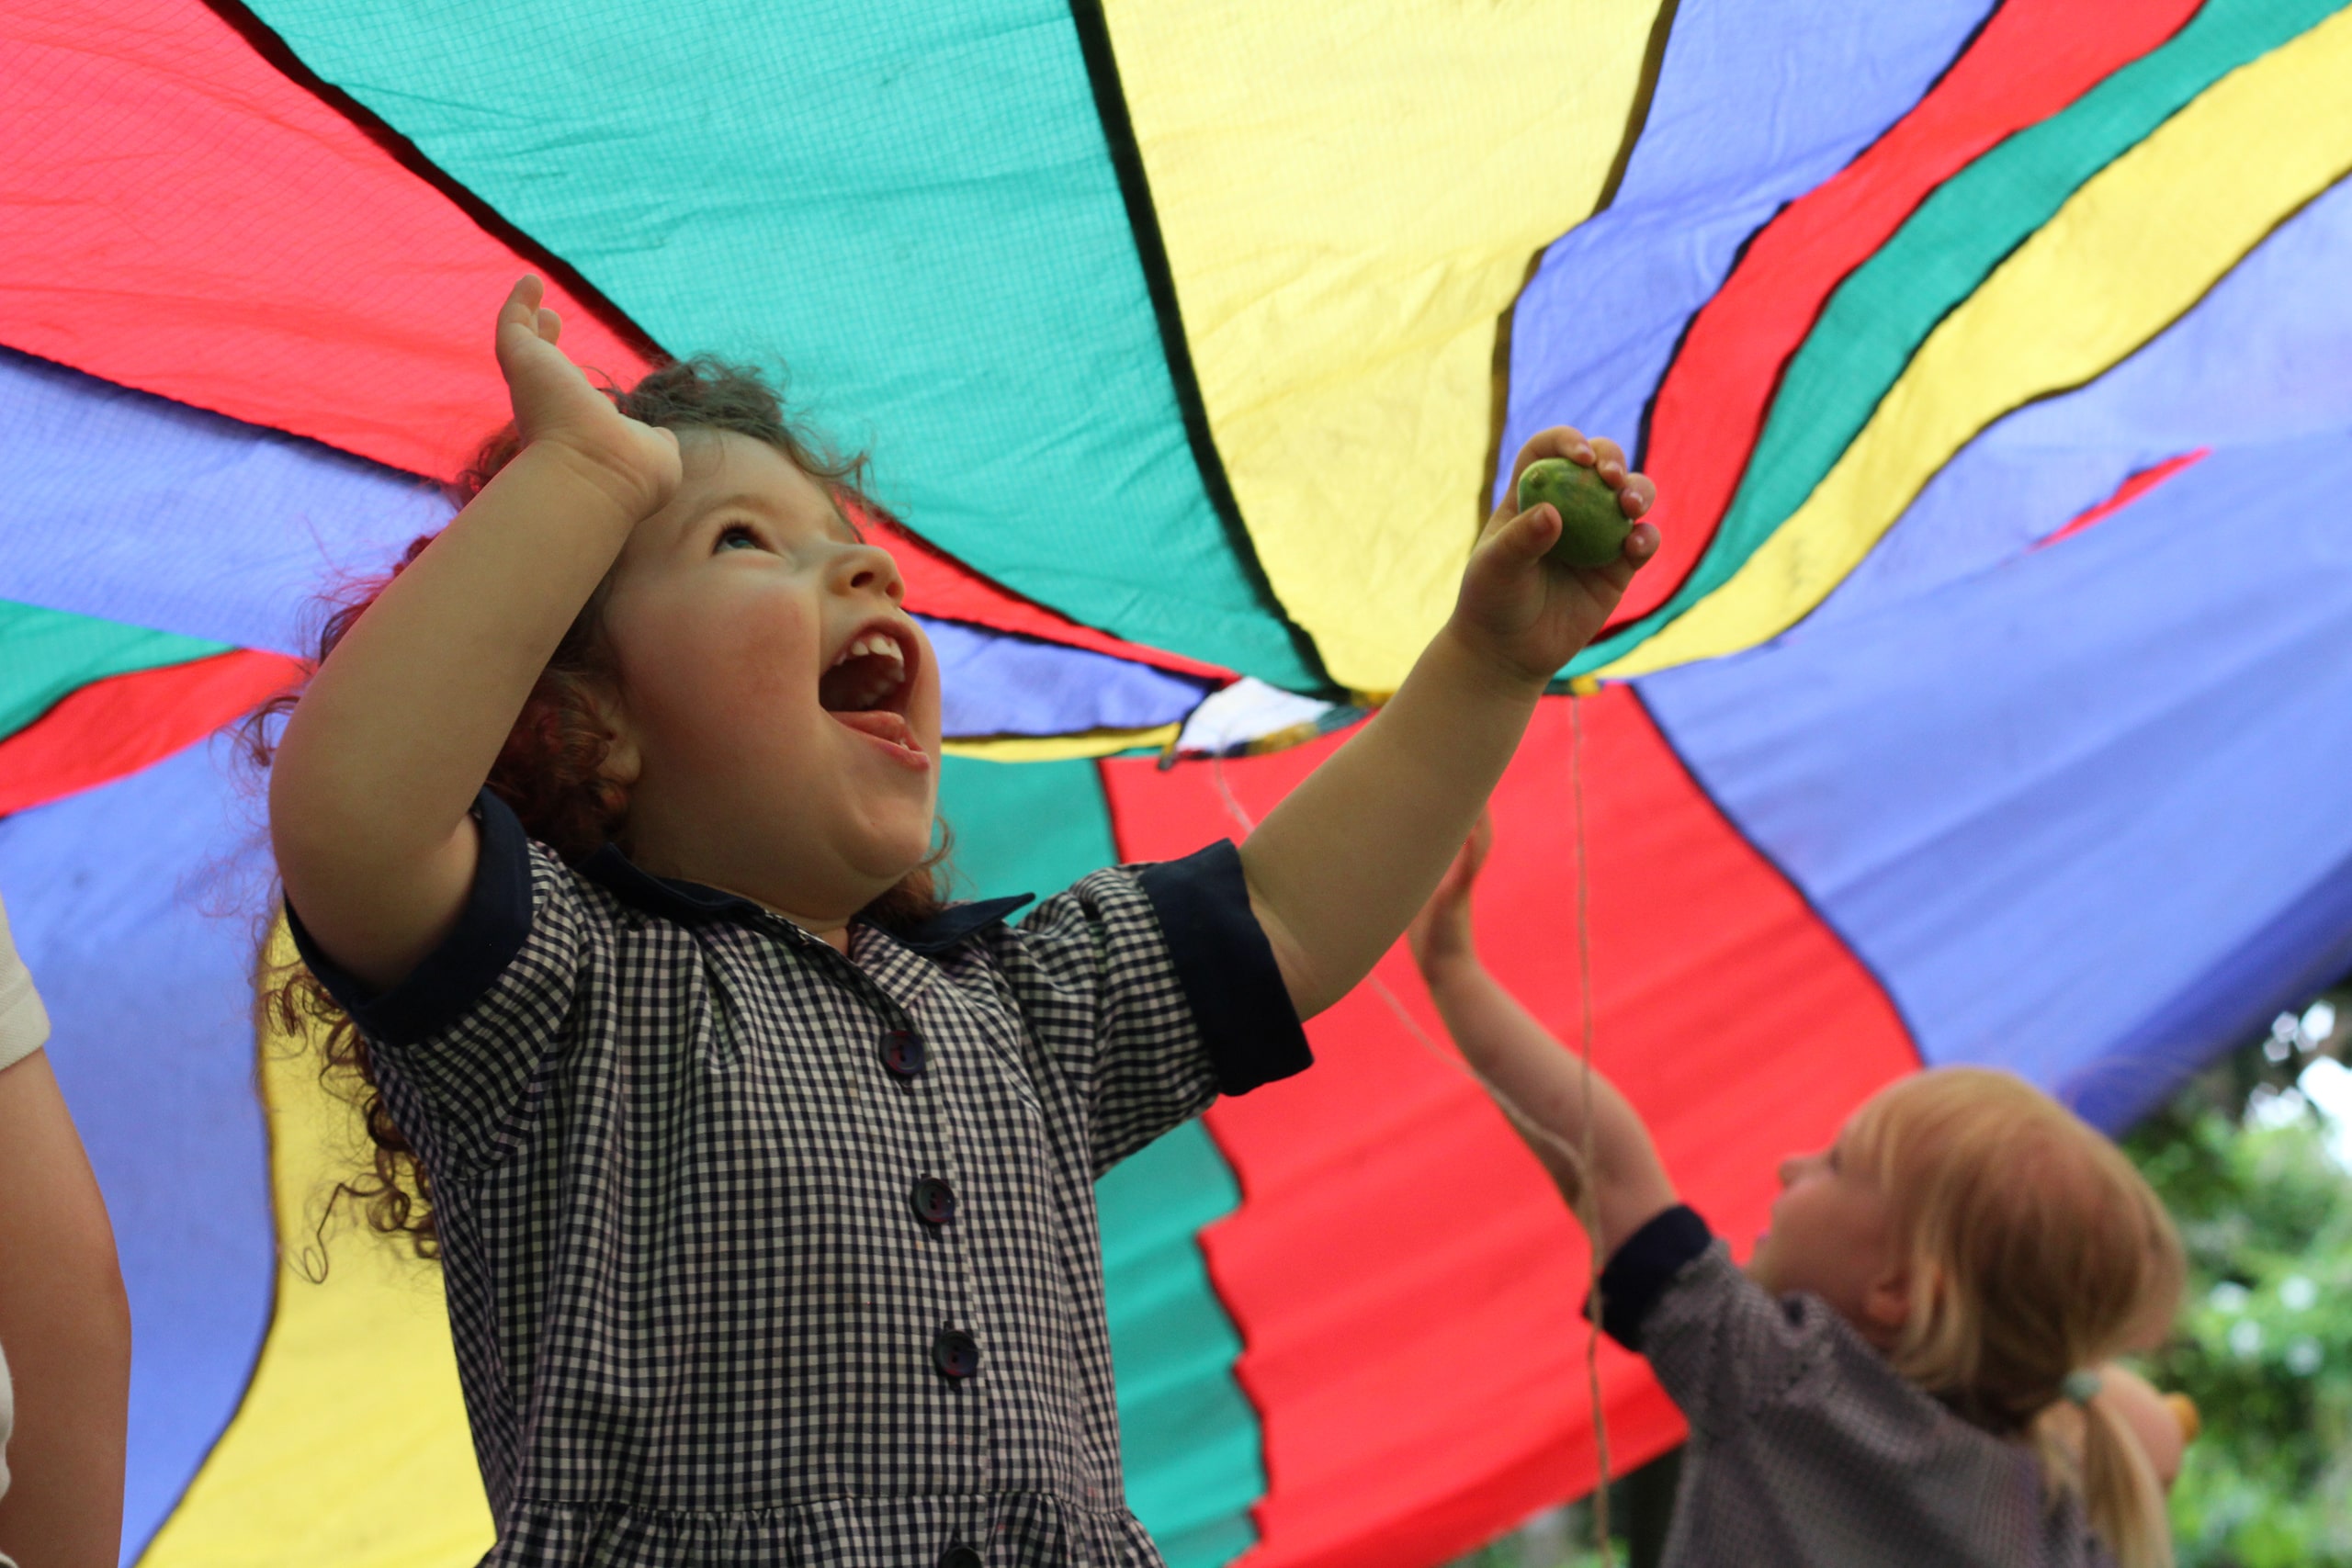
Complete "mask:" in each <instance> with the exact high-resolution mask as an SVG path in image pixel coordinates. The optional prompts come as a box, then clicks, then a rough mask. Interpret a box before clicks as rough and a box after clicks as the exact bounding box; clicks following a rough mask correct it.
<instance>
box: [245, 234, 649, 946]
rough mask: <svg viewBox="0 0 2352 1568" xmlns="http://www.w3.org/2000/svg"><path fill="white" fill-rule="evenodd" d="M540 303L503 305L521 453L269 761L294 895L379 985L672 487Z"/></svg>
mask: <svg viewBox="0 0 2352 1568" xmlns="http://www.w3.org/2000/svg"><path fill="white" fill-rule="evenodd" d="M541 297H542V294H541V289H540V286H539V281H538V279H537V278H535V277H526V278H525V279H523V280H522V281H521V282H520V283H517V284H516V285H515V288H514V291H513V292H512V293H510V294H509V295H508V296H507V297H506V301H505V303H504V304H503V306H501V307H500V309H499V312H498V338H497V350H498V364H499V368H500V369H501V370H502V371H503V372H504V374H505V377H506V385H507V389H508V391H509V393H510V394H511V395H512V397H513V400H514V405H515V425H516V428H517V430H518V431H519V432H520V434H521V435H522V438H523V442H524V448H523V451H522V452H521V454H520V455H519V456H517V457H515V459H514V461H512V462H511V463H509V464H508V465H507V466H506V467H505V468H503V469H501V470H500V472H499V474H498V477H497V478H496V479H492V481H491V482H490V483H489V485H487V486H486V487H484V489H483V490H482V492H481V495H479V496H477V497H476V498H475V499H474V501H473V502H472V503H471V504H470V505H469V506H468V507H467V508H466V509H465V510H464V511H463V512H461V513H458V517H457V519H456V520H455V521H454V522H452V523H451V524H450V525H449V526H448V527H447V529H445V530H444V531H443V532H442V534H441V536H439V537H438V538H436V539H435V540H434V542H433V545H432V547H430V548H429V549H427V550H426V551H425V552H424V554H423V555H422V556H420V557H418V558H417V559H416V561H415V562H414V563H413V565H411V566H410V567H409V569H408V570H405V571H403V572H402V573H401V575H400V577H399V579H398V580H397V581H394V582H392V583H391V584H390V586H389V587H387V588H386V589H385V590H384V592H383V593H382V595H381V596H380V597H379V598H378V599H377V600H376V602H375V603H374V604H372V605H370V606H369V607H368V613H367V614H366V615H364V616H362V617H361V618H360V621H359V623H358V624H357V625H356V626H353V627H352V628H351V631H350V634H349V635H348V636H347V637H345V638H344V639H343V641H342V642H341V643H340V644H339V645H338V646H337V647H336V649H335V650H334V653H333V655H331V656H330V657H329V658H328V659H327V660H326V662H325V663H324V664H323V665H322V667H321V668H320V670H319V671H318V673H317V674H316V675H315V676H314V677H312V679H311V684H310V687H309V689H308V690H307V691H306V692H305V693H304V694H303V696H302V700H301V703H300V705H299V706H298V707H297V708H296V709H295V710H294V716H293V718H292V719H291V720H290V721H289V722H288V725H287V728H286V735H285V739H284V742H283V744H282V745H280V747H279V748H278V752H277V762H276V764H275V766H274V767H273V769H272V772H271V778H270V791H269V817H270V837H271V840H272V842H273V843H274V845H275V847H276V849H277V864H278V871H279V874H280V875H281V876H283V877H284V879H285V883H286V892H287V897H288V901H289V902H290V903H291V904H292V905H293V907H294V908H296V909H298V910H300V913H301V916H302V922H303V924H304V926H305V927H307V928H308V930H309V931H310V933H311V937H312V939H313V940H314V941H316V942H318V944H319V946H320V947H321V948H322V950H323V951H324V952H325V953H327V954H328V955H329V956H331V957H332V958H334V961H335V962H336V963H337V964H340V965H342V966H343V967H344V968H345V969H346V970H348V971H349V972H350V973H351V974H352V975H354V976H356V977H357V978H359V979H360V980H362V981H365V982H367V983H368V984H370V985H373V986H378V987H389V986H390V985H392V984H393V983H394V982H396V981H398V980H400V979H401V978H402V977H403V976H406V975H407V973H408V972H409V971H410V970H411V969H412V968H413V967H414V966H415V965H416V964H417V962H418V960H420V959H422V958H423V957H424V955H425V954H426V953H430V952H431V951H432V950H433V948H434V947H435V945H436V944H437V943H438V942H440V941H441V939H442V938H443V937H444V936H445V935H447V931H448V929H449V926H450V925H451V923H452V922H453V921H454V920H455V919H457V915H458V909H459V908H460V907H461V906H462V904H463V903H464V900H465V897H466V891H467V889H468V887H469V886H471V883H472V880H473V873H474V862H475V858H476V855H477V852H478V849H479V844H478V840H476V838H475V829H474V825H473V822H472V819H471V818H469V816H468V811H469V808H470V807H471V806H472V804H473V799H474V795H475V793H476V792H477V791H478V790H480V789H481V784H482V780H483V779H485V778H487V777H488V776H489V774H490V770H491V766H492V763H493V762H494V761H497V757H498V751H499V748H500V747H501V746H502V745H503V744H504V742H505V739H506V735H507V731H508V730H509V729H510V728H512V727H513V725H514V722H515V716H516V715H517V714H519V713H520V712H521V711H522V709H523V704H524V702H525V701H526V699H527V698H528V697H529V695H530V693H531V687H532V685H533V683H534V682H536V681H537V679H538V676H539V672H540V671H541V670H543V669H544V668H545V667H546V665H547V661H548V656H549V655H551V654H552V653H553V652H554V651H555V647H556V644H557V643H558V642H559V641H560V640H561V639H562V637H563V634H564V632H565V630H566V629H567V628H568V627H569V626H571V621H572V618H573V617H574V616H575V615H578V614H579V612H580V608H581V606H582V604H585V603H587V600H588V596H589V594H590V593H592V592H594V590H595V587H596V584H597V582H598V581H600V580H601V579H602V578H603V577H604V575H605V570H607V569H608V568H609V567H610V566H611V565H612V563H613V560H614V558H615V557H616V556H617V555H618V554H619V553H620V549H621V547H622V545H623V544H625V543H626V542H627V541H628V535H629V530H630V529H631V528H632V527H634V526H635V525H636V524H637V523H638V521H639V519H640V518H643V517H645V516H648V515H650V513H653V512H656V511H658V510H659V509H660V508H661V507H662V504H663V502H666V501H667V500H668V499H669V497H670V495H671V494H672V492H673V491H675V490H676V489H677V485H678V477H679V467H678V443H677V438H676V437H675V436H674V435H673V434H670V433H669V432H668V431H663V430H653V429H650V428H648V427H647V426H645V425H642V424H639V423H637V422H636V421H634V420H631V419H628V418H625V417H624V416H623V415H622V414H621V413H620V412H619V411H618V410H616V408H614V406H613V405H612V403H611V401H610V400H607V399H606V398H605V396H604V395H603V394H601V393H599V392H598V391H597V390H596V389H594V388H593V387H591V386H590V385H589V384H588V380H587V378H585V377H584V376H582V374H581V373H580V371H579V369H578V368H577V367H574V366H573V365H572V363H571V361H570V360H569V359H567V358H565V357H564V355H563V353H562V351H561V350H560V349H559V348H557V347H556V338H557V335H558V333H560V331H561V323H560V322H559V321H557V320H556V315H555V312H554V311H552V310H543V309H541V308H540V305H539V300H540V299H541Z"/></svg>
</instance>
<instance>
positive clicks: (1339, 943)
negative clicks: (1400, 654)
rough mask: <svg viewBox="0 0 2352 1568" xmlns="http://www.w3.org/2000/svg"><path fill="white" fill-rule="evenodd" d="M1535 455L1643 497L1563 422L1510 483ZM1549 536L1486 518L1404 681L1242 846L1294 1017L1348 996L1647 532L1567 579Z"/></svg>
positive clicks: (1627, 496)
mask: <svg viewBox="0 0 2352 1568" xmlns="http://www.w3.org/2000/svg"><path fill="white" fill-rule="evenodd" d="M1539 457H1570V458H1573V459H1576V460H1579V461H1589V462H1592V463H1594V465H1595V466H1596V467H1597V468H1598V469H1599V471H1600V475H1601V477H1602V478H1603V479H1607V480H1608V481H1609V482H1610V483H1611V486H1612V487H1615V488H1617V489H1618V490H1619V492H1620V504H1621V505H1622V506H1623V508H1624V510H1625V512H1626V513H1628V514H1629V515H1632V516H1639V515H1640V514H1641V513H1643V512H1645V511H1646V510H1648V507H1649V504H1650V502H1651V501H1652V500H1653V499H1654V498H1655V494H1656V491H1655V489H1654V487H1652V486H1651V484H1650V482H1649V480H1648V479H1644V478H1642V477H1641V476H1639V475H1629V474H1627V472H1626V471H1625V459H1624V455H1623V453H1622V452H1620V451H1619V450H1618V449H1617V447H1616V446H1615V444H1614V443H1611V442H1608V441H1593V442H1587V441H1586V440H1585V438H1584V437H1583V436H1581V435H1579V434H1577V432H1575V431H1573V430H1568V429H1556V430H1547V431H1545V432H1544V433H1543V434H1540V435H1538V436H1536V437H1535V438H1534V439H1533V440H1532V441H1530V442H1529V443H1528V444H1527V446H1525V447H1523V448H1522V449H1521V452H1520V454H1519V460H1518V461H1517V463H1515V464H1514V465H1513V466H1512V469H1511V478H1512V483H1513V486H1514V488H1515V487H1516V484H1517V481H1518V476H1519V474H1520V472H1521V470H1523V469H1524V468H1526V467H1527V465H1528V464H1529V463H1531V462H1533V461H1534V460H1536V459H1537V458H1539ZM1559 533H1560V518H1559V514H1558V513H1556V512H1555V511H1554V510H1553V509H1552V508H1551V507H1550V506H1548V505H1544V506H1538V507H1536V508H1535V509H1534V510H1533V511H1531V512H1526V513H1518V514H1517V515H1513V514H1512V513H1511V511H1510V508H1508V507H1505V508H1503V509H1498V511H1497V512H1496V513H1495V514H1494V516H1493V517H1492V518H1491V519H1489V520H1488V522H1487V526H1486V530H1485V532H1484V533H1483V534H1482V536H1480V538H1479V541H1478V544H1477V547H1476V549H1475V550H1474V551H1473V552H1472V554H1471V557H1470V564H1469V566H1468V568H1467V570H1465V571H1464V573H1463V579H1462V590H1461V593H1460V596H1459V598H1458V599H1457V600H1456V602H1455V605H1454V610H1453V615H1452V617H1451V618H1450V619H1448V621H1447V622H1446V624H1445V626H1444V627H1443V628H1442V630H1440V631H1439V633H1438V635H1437V636H1436V637H1435V638H1433V639H1432V640H1431V641H1430V646H1429V647H1428V649H1425V650H1424V651H1423V652H1422V654H1421V656H1420V658H1419V660H1417V661H1416V662H1415V663H1414V665H1413V669H1412V671H1411V673H1410V674H1408V676H1407V677H1406V680H1405V683H1404V685H1403V686H1402V687H1401V688H1400V689H1399V690H1398V691H1397V694H1396V695H1395V696H1394V697H1393V698H1391V699H1390V700H1389V702H1388V704H1387V705H1386V706H1385V707H1383V708H1382V709H1381V711H1380V713H1379V715H1378V716H1376V717H1374V719H1373V721H1372V722H1371V723H1370V724H1368V725H1366V726H1365V727H1364V729H1363V733H1362V734H1360V735H1358V736H1357V737H1356V738H1355V739H1352V740H1351V741H1350V742H1349V743H1348V744H1347V745H1346V746H1344V747H1342V748H1340V750H1339V751H1338V752H1337V753H1336V754H1334V755H1333V756H1332V757H1331V758H1330V760H1329V761H1326V762H1325V763H1324V764H1323V765H1322V766H1321V767H1319V768H1317V770H1316V771H1315V772H1314V773H1313V774H1312V775H1310V776H1309V777H1308V778H1307V779H1306V781H1305V782H1304V783H1302V784H1300V785H1299V786H1298V787H1297V788H1296V789H1295V790H1293V791H1292V792H1291V794H1290V795H1289V797H1288V798H1287V799H1285V800H1283V803H1282V804H1281V805H1280V806H1279V807H1276V808H1275V809H1274V810H1273V811H1272V812H1270V813H1268V815H1267V817H1266V819H1265V821H1264V822H1263V823H1261V825H1260V826H1259V828H1258V829H1257V831H1255V832H1254V833H1252V834H1250V838H1249V840H1248V841H1247V842H1246V843H1244V844H1243V845H1242V846H1241V864H1242V872H1243V874H1244V876H1245V877H1246V878H1247V879H1248V882H1249V885H1250V906H1251V908H1252V910H1253V911H1254V912H1255V913H1256V915H1257V917H1258V921H1259V924H1260V925H1261V927H1263V928H1264V930H1265V932H1266V937H1267V940H1268V942H1270V943H1271V944H1272V947H1273V952H1274V961H1275V963H1276V964H1278V965H1279V966H1280V968H1281V970H1282V976H1283V983H1284V985H1285V987H1287V989H1288V991H1289V993H1290V999H1291V1002H1292V1004H1293V1005H1294V1006H1295V1008H1296V1009H1297V1010H1298V1015H1299V1016H1300V1017H1301V1018H1310V1017H1312V1016H1314V1015H1315V1014H1316V1013H1317V1012H1320V1011H1322V1010H1323V1009H1325V1008H1327V1007H1329V1006H1330V1005H1331V1004H1332V1003H1333V1002H1335V1001H1337V1000H1339V999H1340V998H1341V997H1343V996H1345V995H1346V994H1347V993H1348V991H1349V989H1350V988H1351V987H1353V986H1354V985H1355V983H1356V982H1357V981H1358V980H1361V979H1363V976H1365V975H1366V974H1368V973H1369V972H1370V971H1371V969H1372V966H1373V964H1375V963H1377V962H1378V961H1379V958H1380V955H1381V954H1382V953H1385V952H1386V951H1387V950H1388V948H1389V945H1390V944H1391V943H1393V942H1395V941H1396V940H1397V934H1398V933H1399V932H1401V931H1403V930H1404V929H1405V923H1406V921H1408V919H1411V918H1412V914H1413V911H1414V910H1415V909H1416V908H1419V906H1420V903H1421V900H1422V899H1424V898H1426V897H1429V893H1430V888H1432V887H1434V886H1437V880H1438V876H1439V874H1440V873H1442V872H1443V871H1444V870H1445V866H1446V863H1447V861H1448V860H1449V859H1451V858H1452V856H1453V849H1454V846H1456V845H1458V844H1460V843H1461V842H1462V840H1463V836H1464V834H1466V833H1467V832H1469V830H1470V824H1471V823H1472V822H1473V821H1474V820H1475V819H1476V817H1477V815H1478V811H1479V808H1480V807H1482V806H1484V805H1485V804H1486V799H1487V795H1488V794H1489V793H1490V792H1492V790H1493V789H1494V787H1495V784H1496V781H1497V780H1498V779H1500V778H1501V777H1502V773H1503V769H1504V768H1505V767H1507V766H1508V765H1509V764H1510V759H1511V753H1512V752H1513V751H1514V750H1517V748H1518V746H1519V738H1520V736H1521V733H1522V732H1523V731H1524V730H1525V729H1526V728H1527V723H1528V720H1529V719H1530V718H1531V717H1532V716H1533V715H1534V712H1535V703H1536V699H1537V698H1538V697H1540V696H1542V695H1543V693H1544V684H1545V682H1548V681H1549V680H1550V679H1551V678H1552V676H1553V675H1554V674H1555V672H1556V671H1558V670H1559V669H1560V667H1561V666H1562V665H1564V664H1566V662H1567V661H1568V660H1569V659H1570V658H1572V657H1574V655H1575V654H1576V653H1577V650H1578V649H1582V648H1583V647H1584V645H1585V644H1586V642H1588V641H1589V640H1590V639H1591V637H1593V635H1594V634H1595V633H1596V632H1598V631H1599V630H1600V627H1601V625H1602V623H1603V622H1605V621H1606V620H1607V619H1608V617H1609V613H1610V612H1611V610H1613V609H1614V608H1616V605H1617V601H1618V599H1619V598H1620V597H1622V596H1623V593H1624V591H1625V585H1626V583H1628V582H1630V581H1632V580H1633V575H1634V570H1636V569H1637V568H1638V567H1639V566H1640V565H1641V563H1642V562H1643V561H1645V560H1647V559H1648V558H1650V556H1651V555H1652V554H1654V553H1655V552H1656V551H1657V529H1655V528H1653V527H1651V526H1649V525H1647V524H1641V525H1636V526H1635V527H1634V530H1633V531H1632V533H1631V534H1630V535H1629V536H1627V538H1626V541H1625V548H1624V554H1623V556H1622V557H1621V558H1619V559H1617V560H1615V561H1612V562H1611V563H1610V564H1609V565H1607V566H1603V567H1597V568H1592V569H1589V570H1572V569H1570V568H1566V567H1563V566H1559V565H1556V564H1554V563H1552V562H1550V561H1547V560H1546V559H1544V551H1545V550H1547V549H1549V548H1550V547H1551V546H1552V543H1553V541H1554V540H1555V539H1556V538H1558V537H1559Z"/></svg>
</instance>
